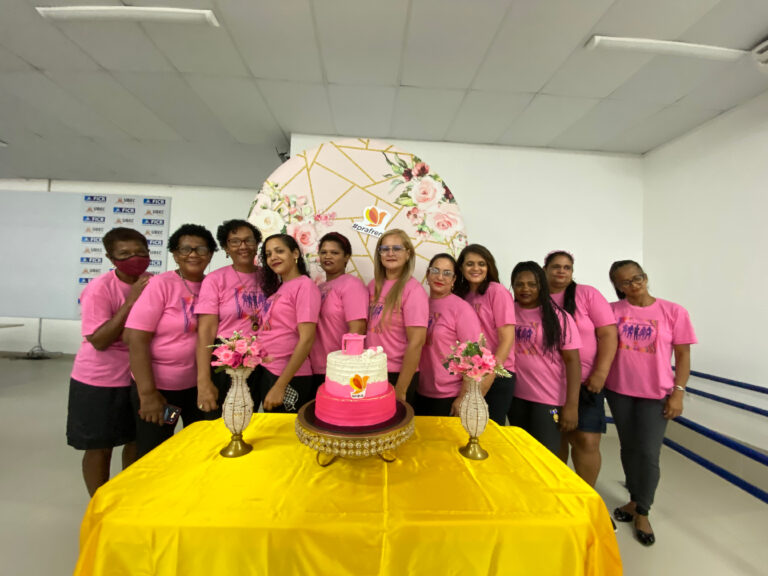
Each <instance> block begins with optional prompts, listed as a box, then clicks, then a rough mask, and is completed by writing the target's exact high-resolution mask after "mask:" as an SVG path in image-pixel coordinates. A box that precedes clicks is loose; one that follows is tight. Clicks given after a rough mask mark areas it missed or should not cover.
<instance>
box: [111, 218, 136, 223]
mask: <svg viewBox="0 0 768 576" xmlns="http://www.w3.org/2000/svg"><path fill="white" fill-rule="evenodd" d="M133 222H134V219H133V218H118V219H117V220H115V224H133Z"/></svg>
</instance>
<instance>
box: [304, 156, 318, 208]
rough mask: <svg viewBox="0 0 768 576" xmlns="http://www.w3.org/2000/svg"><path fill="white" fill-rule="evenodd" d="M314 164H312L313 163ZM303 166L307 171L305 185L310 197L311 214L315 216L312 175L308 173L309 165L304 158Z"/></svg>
mask: <svg viewBox="0 0 768 576" xmlns="http://www.w3.org/2000/svg"><path fill="white" fill-rule="evenodd" d="M313 164H314V162H313ZM304 166H305V167H306V169H307V184H309V194H310V196H312V212H314V213H315V214H317V204H315V189H314V187H313V186H312V174H311V173H310V171H309V164H307V159H306V158H304Z"/></svg>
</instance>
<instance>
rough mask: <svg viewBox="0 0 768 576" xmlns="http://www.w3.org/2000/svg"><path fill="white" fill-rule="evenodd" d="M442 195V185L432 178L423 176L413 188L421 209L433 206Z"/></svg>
mask: <svg viewBox="0 0 768 576" xmlns="http://www.w3.org/2000/svg"><path fill="white" fill-rule="evenodd" d="M442 196H443V188H442V186H441V185H440V184H439V183H438V182H436V181H435V180H433V179H432V178H422V179H421V180H419V182H418V184H416V186H414V188H413V200H414V202H416V204H417V205H418V207H419V208H420V209H421V210H426V209H428V208H431V207H432V206H434V205H435V204H437V201H438V200H440V198H441V197H442Z"/></svg>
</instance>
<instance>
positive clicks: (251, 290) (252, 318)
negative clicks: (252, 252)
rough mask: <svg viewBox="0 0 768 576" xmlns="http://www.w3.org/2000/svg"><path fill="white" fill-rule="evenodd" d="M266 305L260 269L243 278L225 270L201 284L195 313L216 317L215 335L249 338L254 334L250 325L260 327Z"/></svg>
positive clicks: (227, 268)
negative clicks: (236, 335)
mask: <svg viewBox="0 0 768 576" xmlns="http://www.w3.org/2000/svg"><path fill="white" fill-rule="evenodd" d="M265 301H266V298H265V297H264V293H263V292H262V291H261V284H260V272H259V269H257V271H256V272H255V273H254V274H245V273H243V272H238V271H237V270H235V269H234V268H233V267H232V266H225V267H224V268H219V269H218V270H214V271H213V272H211V273H210V274H208V276H206V277H205V280H203V286H202V288H200V297H199V298H198V299H197V305H196V306H195V312H196V313H197V314H214V315H216V316H218V317H219V327H218V329H217V331H216V333H217V335H218V334H221V335H222V336H224V337H226V338H229V337H230V336H232V333H233V332H234V331H235V330H237V331H238V332H240V334H242V335H243V336H251V335H252V334H255V333H256V331H255V330H254V329H253V324H254V323H257V324H261V315H262V308H263V306H264V302H265Z"/></svg>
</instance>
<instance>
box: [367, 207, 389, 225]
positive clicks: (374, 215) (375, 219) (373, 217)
mask: <svg viewBox="0 0 768 576" xmlns="http://www.w3.org/2000/svg"><path fill="white" fill-rule="evenodd" d="M388 215H389V214H388V213H387V212H385V211H384V210H379V209H378V208H376V206H371V207H370V208H366V209H365V219H366V220H368V222H369V223H370V224H371V226H373V227H376V226H379V225H380V224H381V223H382V222H384V218H386V217H387V216H388Z"/></svg>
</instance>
